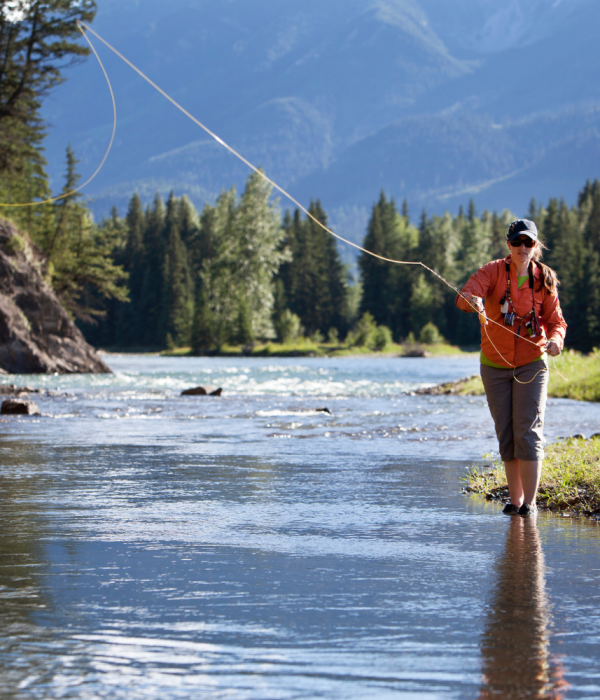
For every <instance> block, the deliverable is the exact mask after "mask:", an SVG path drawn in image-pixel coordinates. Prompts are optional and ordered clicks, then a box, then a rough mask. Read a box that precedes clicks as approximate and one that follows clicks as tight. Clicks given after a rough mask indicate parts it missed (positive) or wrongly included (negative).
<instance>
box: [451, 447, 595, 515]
mask: <svg viewBox="0 0 600 700" xmlns="http://www.w3.org/2000/svg"><path fill="white" fill-rule="evenodd" d="M467 482H468V483H467V486H466V487H465V489H464V490H465V492H467V493H479V494H482V495H483V496H485V497H486V498H487V499H488V500H499V501H503V502H505V501H508V500H509V495H508V484H507V483H506V477H505V475H504V467H503V465H502V464H501V463H499V462H495V463H494V464H492V465H491V466H489V467H486V468H484V470H483V471H482V470H481V469H479V468H478V467H473V468H472V469H471V470H470V472H469V475H468V477H467ZM537 506H538V508H540V509H543V510H551V511H558V512H566V513H575V514H579V515H587V516H596V517H598V516H600V438H592V439H591V440H584V439H580V438H569V439H567V440H560V441H559V442H555V443H553V444H552V445H549V446H548V447H547V449H546V459H545V460H544V467H543V470H542V478H541V480H540V487H539V489H538V495H537Z"/></svg>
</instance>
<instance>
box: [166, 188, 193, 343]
mask: <svg viewBox="0 0 600 700" xmlns="http://www.w3.org/2000/svg"><path fill="white" fill-rule="evenodd" d="M180 214H181V208H180V206H179V202H178V201H177V200H176V199H175V195H174V194H173V192H171V196H170V197H169V201H168V202H167V214H166V221H165V225H166V233H165V236H166V239H167V242H166V250H165V257H164V261H163V274H162V277H163V290H164V291H163V299H162V309H161V312H162V317H161V324H160V327H161V331H160V332H161V334H163V333H164V337H165V339H166V338H167V336H169V337H170V338H171V339H172V341H173V342H174V343H175V345H176V346H178V347H181V346H186V345H189V344H190V343H191V335H192V321H193V317H194V288H193V284H192V276H191V273H190V268H189V266H188V261H187V251H186V249H185V246H184V244H183V241H182V240H181V234H180V227H181V216H180Z"/></svg>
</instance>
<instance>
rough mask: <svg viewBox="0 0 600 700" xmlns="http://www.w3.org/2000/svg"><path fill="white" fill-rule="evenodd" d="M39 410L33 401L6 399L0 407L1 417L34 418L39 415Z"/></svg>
mask: <svg viewBox="0 0 600 700" xmlns="http://www.w3.org/2000/svg"><path fill="white" fill-rule="evenodd" d="M39 412H40V409H39V408H38V405H37V404H36V403H35V402H34V401H16V400H15V399H7V400H6V401H3V402H2V406H0V413H1V414H2V415H3V416H35V415H39Z"/></svg>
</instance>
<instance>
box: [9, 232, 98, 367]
mask: <svg viewBox="0 0 600 700" xmlns="http://www.w3.org/2000/svg"><path fill="white" fill-rule="evenodd" d="M41 270H42V259H41V256H40V255H39V253H38V252H37V251H36V249H35V247H34V246H33V245H32V243H31V242H30V241H29V240H28V238H27V236H26V235H24V234H22V233H21V232H20V231H18V230H17V228H16V227H15V226H14V225H13V224H12V223H11V222H9V221H7V220H6V219H0V371H2V372H4V373H10V374H30V373H38V374H39V373H45V374H52V373H55V372H58V373H59V374H67V373H75V372H78V373H79V372H86V373H100V372H102V373H108V372H110V369H109V368H108V367H107V365H106V364H105V363H104V362H103V361H102V360H101V359H100V357H99V356H98V355H97V353H96V351H95V350H94V348H92V347H91V345H89V344H88V343H87V342H86V341H85V339H84V337H83V335H82V333H81V331H80V330H79V329H78V328H77V326H76V325H75V324H74V323H73V321H72V320H71V318H70V317H69V315H68V314H67V312H66V311H65V310H64V308H63V307H62V306H61V304H60V302H59V300H58V298H57V297H56V295H55V294H54V292H53V291H52V290H51V289H50V287H49V286H48V285H47V284H46V283H45V282H44V280H43V278H42V275H41Z"/></svg>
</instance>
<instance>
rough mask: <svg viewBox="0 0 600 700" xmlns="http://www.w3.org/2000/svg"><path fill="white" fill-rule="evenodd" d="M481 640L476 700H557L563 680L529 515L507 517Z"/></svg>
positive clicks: (535, 528)
mask: <svg viewBox="0 0 600 700" xmlns="http://www.w3.org/2000/svg"><path fill="white" fill-rule="evenodd" d="M496 575H497V583H496V587H495V589H494V592H493V597H492V600H491V604H490V607H489V612H488V618H487V621H486V625H485V630H484V633H483V637H482V640H481V656H482V671H483V683H482V687H481V691H480V695H479V698H480V700H489V698H509V697H510V698H513V699H515V700H517V699H520V698H551V699H552V700H562V698H564V692H565V690H566V689H567V687H568V685H567V683H566V681H565V680H564V678H563V676H564V669H563V666H562V664H561V662H560V660H559V659H557V658H556V657H553V656H552V655H551V654H550V650H549V646H550V627H551V621H552V618H551V612H550V603H549V600H548V595H547V593H546V581H545V565H544V554H543V551H542V545H541V542H540V534H539V531H538V526H537V523H536V521H535V519H530V518H520V517H512V518H511V520H510V524H509V528H508V533H507V537H506V546H505V549H504V553H503V555H502V556H501V557H499V559H498V562H497V571H496Z"/></svg>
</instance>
